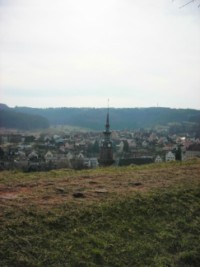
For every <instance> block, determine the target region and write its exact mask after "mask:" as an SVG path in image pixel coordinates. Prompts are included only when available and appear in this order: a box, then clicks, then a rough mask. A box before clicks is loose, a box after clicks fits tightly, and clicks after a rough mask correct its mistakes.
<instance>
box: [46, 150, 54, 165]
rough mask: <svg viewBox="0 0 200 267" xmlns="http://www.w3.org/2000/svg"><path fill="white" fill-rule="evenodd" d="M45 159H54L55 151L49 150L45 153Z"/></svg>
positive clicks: (47, 160) (48, 160)
mask: <svg viewBox="0 0 200 267" xmlns="http://www.w3.org/2000/svg"><path fill="white" fill-rule="evenodd" d="M44 158H45V161H46V162H50V161H53V159H54V156H53V153H52V152H51V151H50V150H49V151H48V152H47V153H46V154H45V155H44Z"/></svg>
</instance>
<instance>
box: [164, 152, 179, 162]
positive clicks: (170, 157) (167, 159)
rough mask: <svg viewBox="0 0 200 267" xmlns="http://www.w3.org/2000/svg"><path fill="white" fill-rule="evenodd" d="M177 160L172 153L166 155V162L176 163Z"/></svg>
mask: <svg viewBox="0 0 200 267" xmlns="http://www.w3.org/2000/svg"><path fill="white" fill-rule="evenodd" d="M175 160H176V157H175V155H174V154H173V153H172V152H171V151H169V152H167V153H166V155H165V161H175Z"/></svg>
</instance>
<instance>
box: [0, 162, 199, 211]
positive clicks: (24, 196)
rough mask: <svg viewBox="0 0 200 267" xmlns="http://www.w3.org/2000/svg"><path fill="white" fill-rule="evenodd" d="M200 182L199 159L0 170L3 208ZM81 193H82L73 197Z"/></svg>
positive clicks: (86, 200) (48, 205) (99, 198)
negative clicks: (47, 169) (29, 170)
mask: <svg viewBox="0 0 200 267" xmlns="http://www.w3.org/2000/svg"><path fill="white" fill-rule="evenodd" d="M187 184H188V185H191V184H194V185H197V184H200V160H195V161H192V162H186V163H167V164H161V165H155V164H154V165H149V166H142V167H126V168H124V167H123V168H122V167H121V168H120V167H119V168H105V169H103V168H102V169H101V168H100V169H96V170H83V171H77V172H75V171H70V170H59V171H51V172H46V173H28V174H24V173H20V172H1V173H0V207H5V206H6V207H8V206H12V207H16V208H18V207H20V206H24V205H39V206H41V207H45V208H52V207H53V206H56V205H60V204H62V203H84V204H90V203H95V202H99V201H104V200H109V199H111V198H113V197H119V196H120V197H121V196H129V195H131V194H133V192H147V191H150V190H153V189H158V188H166V187H175V186H176V187H177V186H178V187H181V186H182V185H184V186H185V185H187ZM76 192H79V193H80V192H81V193H82V196H81V197H79V198H76V197H74V195H73V194H74V193H76Z"/></svg>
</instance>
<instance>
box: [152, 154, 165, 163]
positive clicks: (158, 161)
mask: <svg viewBox="0 0 200 267" xmlns="http://www.w3.org/2000/svg"><path fill="white" fill-rule="evenodd" d="M154 162H155V163H160V162H163V160H162V158H161V157H160V156H159V155H158V156H156V158H155V161H154Z"/></svg>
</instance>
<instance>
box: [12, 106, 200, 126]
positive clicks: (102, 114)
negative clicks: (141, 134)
mask: <svg viewBox="0 0 200 267" xmlns="http://www.w3.org/2000/svg"><path fill="white" fill-rule="evenodd" d="M12 110H13V111H15V112H20V113H25V114H31V115H39V116H42V117H44V118H46V119H47V120H48V121H49V123H50V124H51V125H72V126H79V127H85V128H89V129H93V130H102V129H103V128H104V125H105V119H106V113H107V110H106V109H104V108H46V109H41V108H29V107H15V108H14V109H12ZM182 122H189V123H194V122H195V123H200V110H194V109H171V108H110V124H111V128H112V129H113V130H122V129H138V128H149V127H154V126H155V125H166V124H168V123H182Z"/></svg>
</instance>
